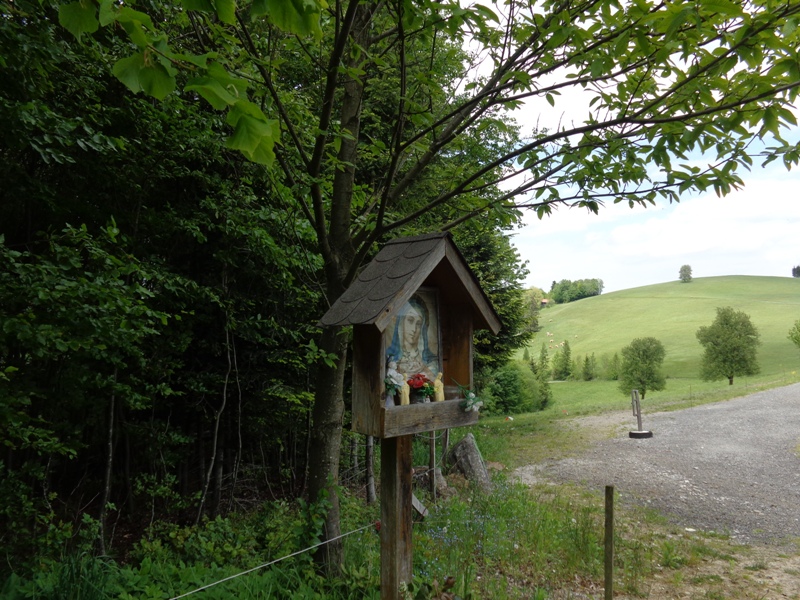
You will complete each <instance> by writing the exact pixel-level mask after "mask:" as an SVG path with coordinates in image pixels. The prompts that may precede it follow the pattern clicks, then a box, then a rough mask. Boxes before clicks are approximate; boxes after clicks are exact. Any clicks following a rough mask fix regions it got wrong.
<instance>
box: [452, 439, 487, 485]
mask: <svg viewBox="0 0 800 600" xmlns="http://www.w3.org/2000/svg"><path fill="white" fill-rule="evenodd" d="M446 459H447V463H448V464H450V465H452V466H453V467H455V468H456V469H458V470H459V471H461V473H462V474H463V475H464V477H466V478H467V480H468V481H470V482H472V483H474V484H475V485H477V486H478V487H479V488H480V489H481V490H483V491H484V492H485V493H489V492H491V491H492V482H491V480H490V479H489V471H488V470H487V469H486V463H484V462H483V457H482V456H481V452H480V450H478V443H477V442H476V441H475V436H474V435H472V434H471V433H468V434H467V435H466V436H464V438H463V439H462V440H461V441H460V442H458V443H457V444H455V445H454V446H453V448H452V449H451V450H450V452H448V453H447V457H446Z"/></svg>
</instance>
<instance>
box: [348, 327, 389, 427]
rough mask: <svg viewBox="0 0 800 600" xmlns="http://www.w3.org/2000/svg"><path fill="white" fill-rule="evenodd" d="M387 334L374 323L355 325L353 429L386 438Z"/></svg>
mask: <svg viewBox="0 0 800 600" xmlns="http://www.w3.org/2000/svg"><path fill="white" fill-rule="evenodd" d="M382 344H383V335H382V334H381V332H380V331H379V330H378V328H377V327H375V326H374V325H354V326H353V424H352V429H353V431H357V432H358V433H363V434H364V435H372V436H375V437H382V435H383V432H382V431H381V411H382V409H383V407H382V406H381V400H382V398H383V397H384V390H385V385H384V383H383V377H384V370H385V366H384V364H383V354H384V352H383V345H382Z"/></svg>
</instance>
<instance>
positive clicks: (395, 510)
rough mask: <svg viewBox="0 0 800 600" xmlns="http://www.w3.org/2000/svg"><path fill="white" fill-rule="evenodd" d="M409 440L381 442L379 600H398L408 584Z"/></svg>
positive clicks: (409, 528)
mask: <svg viewBox="0 0 800 600" xmlns="http://www.w3.org/2000/svg"><path fill="white" fill-rule="evenodd" d="M412 438H413V436H411V435H403V436H399V437H394V438H384V439H382V440H381V600H400V584H401V583H402V582H407V583H410V582H411V574H412V571H411V558H412V546H411V528H412V514H411V508H412V507H411V498H412V488H411V486H412V465H411V462H412V456H411V441H412Z"/></svg>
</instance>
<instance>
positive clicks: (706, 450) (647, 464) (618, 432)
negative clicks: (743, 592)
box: [516, 384, 800, 598]
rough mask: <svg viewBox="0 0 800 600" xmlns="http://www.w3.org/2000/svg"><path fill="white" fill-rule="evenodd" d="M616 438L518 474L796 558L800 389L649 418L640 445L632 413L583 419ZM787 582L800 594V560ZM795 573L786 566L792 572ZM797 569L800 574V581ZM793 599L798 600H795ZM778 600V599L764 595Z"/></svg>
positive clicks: (799, 538)
mask: <svg viewBox="0 0 800 600" xmlns="http://www.w3.org/2000/svg"><path fill="white" fill-rule="evenodd" d="M575 424H576V425H577V426H579V427H581V428H583V427H594V428H597V427H604V428H606V431H608V432H609V433H610V437H608V438H606V439H602V440H601V441H599V442H597V443H596V444H594V445H593V446H592V447H591V448H590V449H589V450H588V451H587V452H585V453H583V454H582V455H580V456H578V457H575V458H569V459H564V460H559V461H552V462H548V463H545V464H540V465H530V466H527V467H523V468H521V469H518V470H517V471H516V475H517V477H519V479H521V480H522V481H528V482H533V481H537V480H542V479H545V480H547V479H549V480H553V481H562V482H566V481H569V482H577V483H581V484H583V485H585V486H587V487H589V488H591V489H595V490H597V491H602V489H603V487H604V486H606V485H614V486H615V488H616V490H617V491H618V492H619V493H620V496H621V498H622V500H623V502H624V501H628V502H634V503H639V504H645V505H647V506H649V507H652V508H654V509H656V510H658V511H659V512H661V513H662V514H664V515H667V516H668V517H669V518H670V519H671V520H672V521H673V522H674V523H676V524H679V525H681V526H683V527H687V528H691V529H697V530H703V531H716V532H719V533H726V534H728V535H730V537H731V538H732V539H733V540H734V541H738V542H741V543H743V544H754V545H757V546H765V547H767V548H768V549H769V551H770V552H771V553H772V554H773V555H775V556H779V555H780V554H781V553H786V555H794V554H796V552H797V548H798V546H797V543H798V542H799V541H800V384H795V385H791V386H787V387H784V388H778V389H774V390H768V391H765V392H759V393H757V394H752V395H750V396H746V397H743V398H737V399H734V400H729V401H726V402H720V403H717V404H709V405H703V406H698V407H695V408H690V409H685V410H681V411H675V412H665V413H657V414H653V415H647V414H645V417H644V428H645V429H648V430H652V431H653V434H654V435H653V437H652V438H650V439H644V440H636V439H630V438H629V436H628V431H629V430H630V429H635V426H634V425H635V419H634V418H633V417H632V416H631V415H630V414H629V413H628V414H616V415H610V416H608V415H607V416H602V417H592V418H587V419H579V420H577V421H576V423H575ZM787 560H791V561H793V563H792V568H788V571H789V572H790V576H788V577H786V576H782V577H781V584H782V589H784V590H785V591H786V593H784V594H782V595H780V596H775V597H795V594H800V573H798V572H797V571H796V569H797V568H798V566H799V565H797V564H794V563H797V562H798V561H797V560H796V556H795V557H793V558H791V559H787ZM786 570H787V568H783V571H786ZM792 572H794V576H792V575H791V574H792ZM776 574H777V575H779V573H776ZM787 594H792V595H787ZM763 597H765V598H771V597H773V596H771V595H767V596H763Z"/></svg>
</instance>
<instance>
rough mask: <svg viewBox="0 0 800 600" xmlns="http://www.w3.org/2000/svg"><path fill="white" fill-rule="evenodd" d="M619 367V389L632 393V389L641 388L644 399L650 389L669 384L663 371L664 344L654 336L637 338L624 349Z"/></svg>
mask: <svg viewBox="0 0 800 600" xmlns="http://www.w3.org/2000/svg"><path fill="white" fill-rule="evenodd" d="M621 354H622V361H621V363H620V368H619V389H620V391H621V392H622V393H623V394H626V395H630V393H631V390H639V394H640V396H641V398H642V400H644V398H645V395H646V394H647V392H648V391H654V392H657V391H659V390H663V389H664V388H665V387H666V386H667V380H666V377H664V374H663V373H662V372H661V366H662V364H663V363H664V357H665V356H666V355H667V352H666V350H665V349H664V345H663V344H662V343H661V342H659V341H658V340H657V339H656V338H653V337H644V338H636V339H635V340H633V341H632V342H631V343H630V344H628V345H627V346H625V347H624V348H623V349H622V352H621Z"/></svg>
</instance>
